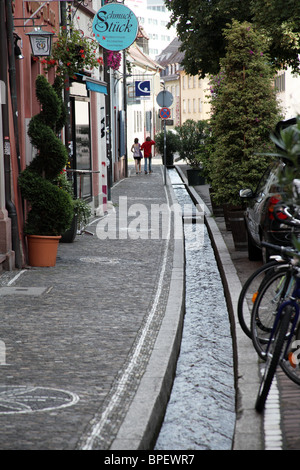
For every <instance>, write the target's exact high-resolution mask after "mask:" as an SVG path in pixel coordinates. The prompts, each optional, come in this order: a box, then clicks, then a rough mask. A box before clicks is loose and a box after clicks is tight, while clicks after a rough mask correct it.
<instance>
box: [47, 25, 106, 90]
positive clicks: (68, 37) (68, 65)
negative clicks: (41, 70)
mask: <svg viewBox="0 0 300 470" xmlns="http://www.w3.org/2000/svg"><path fill="white" fill-rule="evenodd" d="M98 46H99V44H98V43H97V42H96V41H95V40H94V39H92V38H89V37H87V36H84V34H83V32H82V31H81V30H79V29H75V28H73V27H72V26H71V27H70V31H69V32H68V31H67V30H66V28H65V27H64V28H63V29H62V31H61V32H60V33H59V34H58V38H57V41H56V42H55V43H54V44H53V46H52V52H51V56H50V57H49V58H48V59H45V58H44V59H42V60H41V62H42V63H43V64H45V65H46V69H47V70H50V69H51V68H53V67H56V75H57V76H58V77H59V78H60V79H61V83H64V81H65V79H66V78H67V77H72V78H74V74H75V73H76V72H79V71H80V70H84V69H92V68H93V67H99V66H100V65H103V59H102V57H98V56H97V52H98Z"/></svg>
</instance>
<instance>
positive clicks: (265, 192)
mask: <svg viewBox="0 0 300 470" xmlns="http://www.w3.org/2000/svg"><path fill="white" fill-rule="evenodd" d="M295 123H296V120H295V119H290V120H288V121H281V122H280V123H278V125H277V127H276V132H279V131H280V129H284V128H287V127H289V126H290V125H293V124H295ZM285 168H286V165H285V163H283V162H282V161H278V162H276V163H274V164H273V165H271V166H270V167H269V168H268V170H267V171H266V172H265V173H264V175H263V176H262V178H261V180H260V182H259V184H258V186H257V188H256V190H255V191H254V192H253V191H252V190H251V189H242V190H241V191H240V196H241V198H243V199H244V200H247V208H246V210H245V222H246V228H247V235H248V257H249V260H251V261H255V260H259V259H263V261H264V262H266V261H267V260H268V258H269V257H270V255H272V254H274V253H272V252H271V251H270V250H267V249H266V248H265V247H262V246H261V242H262V241H266V242H269V243H272V244H274V245H282V246H292V230H293V229H292V228H291V227H290V226H288V225H284V219H282V222H281V223H280V222H279V221H278V220H276V219H275V218H274V214H273V211H274V206H275V205H276V204H277V203H278V202H280V201H281V200H282V199H284V197H283V198H282V195H283V188H282V187H281V186H280V183H279V174H280V173H282V172H284V171H285ZM282 217H283V216H282Z"/></svg>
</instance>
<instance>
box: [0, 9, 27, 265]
mask: <svg viewBox="0 0 300 470" xmlns="http://www.w3.org/2000/svg"><path fill="white" fill-rule="evenodd" d="M6 5H7V9H8V11H10V13H11V16H12V6H11V2H10V1H9V0H8V1H7V2H6ZM5 18H6V13H5V0H0V26H1V27H0V57H1V61H0V79H1V80H2V81H3V82H4V83H5V93H6V97H5V105H4V106H3V109H2V111H3V114H2V117H3V136H4V142H3V143H2V144H3V146H4V171H5V200H6V209H7V212H8V216H9V218H10V219H11V231H12V249H13V251H14V252H15V266H16V268H21V267H22V256H21V249H20V239H19V228H18V217H17V211H16V207H15V205H14V203H13V202H12V200H11V177H10V176H11V155H10V142H9V124H8V119H9V117H8V116H9V115H8V101H7V44H8V41H9V40H8V31H7V29H6V22H5ZM11 33H12V31H11ZM13 43H14V41H13V34H12V43H11V46H13ZM11 49H12V52H11V53H12V54H14V48H13V47H11ZM13 58H14V57H13ZM15 137H16V139H18V133H17V134H16V135H15ZM18 156H19V155H18Z"/></svg>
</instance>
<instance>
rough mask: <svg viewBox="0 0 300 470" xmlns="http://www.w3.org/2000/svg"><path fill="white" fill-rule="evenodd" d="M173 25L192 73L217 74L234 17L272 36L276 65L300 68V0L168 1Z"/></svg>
mask: <svg viewBox="0 0 300 470" xmlns="http://www.w3.org/2000/svg"><path fill="white" fill-rule="evenodd" d="M165 4H166V7H167V8H168V9H169V10H170V11H171V19H170V24H175V23H176V27H177V32H178V37H179V39H180V40H181V41H182V46H181V50H182V51H184V52H185V57H184V60H183V63H182V65H183V67H184V69H185V71H186V72H187V73H189V74H191V75H197V74H200V75H201V76H202V77H204V76H205V75H206V74H216V73H218V72H219V69H220V59H221V58H222V57H224V56H225V53H226V42H225V40H224V37H223V30H224V28H226V25H227V24H230V23H231V22H232V20H237V21H240V22H243V21H249V22H251V23H253V25H254V24H255V25H256V27H258V28H260V29H261V30H262V32H264V34H266V35H267V36H268V37H269V42H268V51H269V53H270V59H271V61H272V63H273V64H274V66H276V67H278V66H282V65H285V66H287V65H290V66H292V67H293V69H294V70H295V71H297V70H298V68H299V57H298V55H299V53H300V41H299V34H300V2H299V1H298V0H272V1H269V0H184V1H183V0H165Z"/></svg>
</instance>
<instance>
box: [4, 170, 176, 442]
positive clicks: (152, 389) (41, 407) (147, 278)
mask: <svg viewBox="0 0 300 470" xmlns="http://www.w3.org/2000/svg"><path fill="white" fill-rule="evenodd" d="M124 196H126V198H127V199H124ZM122 197H123V199H122ZM120 198H121V199H120ZM112 200H113V203H114V206H113V208H112V209H111V210H110V212H109V214H108V216H106V217H105V218H103V219H101V220H100V219H95V220H94V221H93V223H92V224H91V225H89V227H88V230H89V231H92V232H93V233H95V235H94V236H91V235H88V234H83V235H79V236H77V237H76V239H75V242H74V243H72V244H60V246H59V250H58V258H57V263H56V266H55V267H53V268H29V269H26V270H22V271H20V272H13V273H11V272H10V273H4V274H3V275H2V276H0V296H1V307H0V310H1V337H0V340H1V342H0V354H1V356H0V364H1V368H0V377H1V382H0V383H1V385H0V397H1V400H0V448H1V449H2V450H6V449H15V450H16V449H18V450H25V449H32V450H42V449H47V450H53V449H55V450H73V449H77V450H78V449H130V450H134V449H138V448H141V449H151V446H152V445H153V444H154V442H153V436H154V435H155V432H157V431H158V430H159V427H160V424H161V423H160V419H161V417H162V410H163V409H164V408H165V406H166V403H167V399H168V394H169V392H170V388H171V385H172V380H173V374H174V370H175V366H176V357H177V354H178V350H179V347H180V335H181V326H182V315H183V300H184V295H183V289H184V283H183V281H184V270H183V269H184V262H183V241H182V240H174V239H173V237H172V231H173V227H172V226H170V227H169V230H170V231H169V232H168V237H165V238H162V237H160V238H158V239H152V238H151V231H150V225H149V228H147V226H146V225H145V218H144V219H140V222H141V228H140V230H141V232H142V231H144V236H143V237H142V239H136V240H135V239H132V238H129V235H128V233H127V228H126V227H127V226H128V227H129V234H130V236H134V234H137V231H138V230H139V229H138V227H136V226H135V225H134V223H135V222H134V221H136V220H137V213H135V214H134V211H137V210H144V209H145V210H147V211H148V213H149V214H150V212H151V211H150V208H151V204H152V205H153V204H162V203H167V202H168V201H169V203H170V204H172V190H170V188H168V186H164V184H163V172H162V171H161V167H160V166H156V165H155V166H154V172H153V173H152V174H151V175H149V174H148V175H144V174H142V175H135V172H134V171H133V170H132V171H131V174H130V177H129V178H127V179H125V180H123V181H121V182H120V183H118V184H116V185H115V186H114V188H113V190H112ZM124 204H127V208H128V210H129V209H130V208H131V210H132V211H133V213H131V215H130V213H129V212H128V220H127V221H126V220H122V219H121V222H120V223H122V224H123V225H122V227H121V228H120V231H119V232H118V233H116V234H115V235H116V238H112V236H113V233H114V221H115V220H117V223H118V222H119V217H118V212H119V211H120V206H122V207H123V209H124ZM137 204H139V206H137ZM141 205H142V206H141ZM123 214H124V211H123ZM115 215H117V217H116V219H115V218H114V217H115ZM133 215H134V217H132V216H133ZM132 221H133V222H132ZM108 222H109V224H110V230H111V232H110V238H109V239H105V240H103V239H100V238H99V237H98V236H97V234H96V231H97V230H98V235H99V234H102V235H103V233H104V232H103V225H106V224H107V223H108ZM130 222H132V223H131V225H130ZM99 224H100V225H99ZM101 224H102V229H101ZM130 231H131V232H130Z"/></svg>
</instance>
